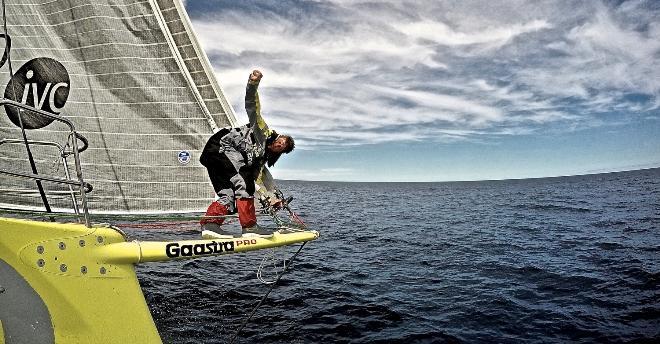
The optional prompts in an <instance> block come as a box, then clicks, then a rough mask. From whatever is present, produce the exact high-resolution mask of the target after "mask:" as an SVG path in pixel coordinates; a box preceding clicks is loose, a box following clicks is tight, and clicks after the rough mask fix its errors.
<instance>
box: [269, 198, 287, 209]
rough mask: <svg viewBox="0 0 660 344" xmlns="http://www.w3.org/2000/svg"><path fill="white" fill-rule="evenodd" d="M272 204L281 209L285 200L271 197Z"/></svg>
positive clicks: (274, 207)
mask: <svg viewBox="0 0 660 344" xmlns="http://www.w3.org/2000/svg"><path fill="white" fill-rule="evenodd" d="M270 206H271V207H273V209H275V210H279V209H281V208H282V206H284V200H281V199H279V198H276V199H271V200H270Z"/></svg>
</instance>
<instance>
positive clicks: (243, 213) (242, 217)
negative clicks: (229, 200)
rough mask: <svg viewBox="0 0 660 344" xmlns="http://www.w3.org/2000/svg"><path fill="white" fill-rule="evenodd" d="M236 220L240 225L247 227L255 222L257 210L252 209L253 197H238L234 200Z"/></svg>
mask: <svg viewBox="0 0 660 344" xmlns="http://www.w3.org/2000/svg"><path fill="white" fill-rule="evenodd" d="M236 208H238V221H239V222H240V223H241V227H243V228H248V227H252V226H254V225H256V224H257V212H256V210H255V209H254V198H239V199H237V200H236Z"/></svg>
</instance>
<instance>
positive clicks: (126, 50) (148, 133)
mask: <svg viewBox="0 0 660 344" xmlns="http://www.w3.org/2000/svg"><path fill="white" fill-rule="evenodd" d="M6 2H7V3H6V21H7V33H8V34H9V36H10V37H11V50H10V53H11V55H10V56H11V60H10V61H11V65H12V69H13V72H14V74H15V75H14V77H13V78H12V79H11V81H10V73H9V63H5V64H4V65H3V66H2V67H1V68H0V85H2V86H3V87H5V90H4V95H5V98H10V99H12V98H13V99H14V100H16V101H19V102H23V103H25V104H27V105H30V106H34V107H37V108H40V109H44V110H47V111H52V112H55V113H59V114H60V115H61V116H63V117H66V118H68V119H69V120H71V121H72V122H73V123H74V124H75V125H76V129H77V130H78V131H79V132H80V133H81V134H83V135H84V136H85V137H87V139H88V140H89V148H88V149H87V150H86V151H84V152H83V153H82V154H81V162H82V172H83V176H84V178H85V181H86V182H89V183H90V184H92V185H93V187H94V190H93V191H92V192H91V193H89V194H88V205H89V209H90V212H91V213H101V212H111V213H141V212H149V213H160V212H188V211H200V210H204V209H205V207H206V206H207V205H208V202H209V201H210V200H211V199H212V198H213V196H214V195H213V190H212V187H211V186H210V183H209V181H208V176H207V174H206V169H205V168H204V167H203V166H201V164H200V163H199V154H200V152H201V150H202V148H203V147H204V144H205V142H206V139H207V138H208V137H209V136H210V135H211V134H212V130H213V129H214V128H215V127H224V126H229V125H234V124H235V121H236V120H235V117H234V113H233V110H232V108H231V106H230V105H229V103H228V102H227V100H226V99H225V97H224V95H223V92H222V90H221V88H220V86H219V85H218V83H217V81H216V79H215V76H214V74H213V70H212V68H211V66H210V63H209V61H208V59H207V57H206V55H205V54H204V52H203V50H202V49H201V48H200V46H199V44H198V42H197V40H196V38H195V35H194V33H193V31H192V29H191V25H190V21H189V19H188V17H187V15H186V13H185V10H184V9H183V6H182V4H181V3H180V0H142V1H139V0H138V1H134V0H103V1H99V0H95V1H82V0H14V1H12V0H8V1H6ZM35 59H36V60H35ZM53 61H56V62H53ZM58 63H59V64H60V65H61V66H58ZM62 67H63V70H62ZM35 90H36V92H35ZM11 112H12V110H7V108H5V109H4V114H1V115H0V140H4V142H3V144H0V170H10V171H22V172H30V171H31V170H30V168H31V167H30V164H29V163H28V161H27V159H26V149H25V146H24V145H21V144H20V142H21V140H22V139H23V137H22V133H21V129H20V127H19V125H18V124H20V123H15V122H18V121H17V115H16V113H14V114H13V117H12V113H11ZM14 112H15V111H14ZM21 120H22V121H23V125H24V126H27V127H34V128H35V129H27V130H26V134H27V139H28V140H30V141H44V142H56V143H59V144H65V143H66V139H67V137H66V134H67V132H68V130H67V128H65V127H64V126H62V125H60V124H58V123H57V122H53V123H50V124H47V125H44V123H42V122H40V120H41V121H43V119H42V118H39V117H38V116H35V115H33V114H29V113H26V112H23V115H22V117H21ZM31 150H32V153H33V155H34V160H35V162H36V167H37V170H38V172H39V174H40V175H54V176H58V177H64V167H63V166H62V161H61V160H58V156H59V153H58V149H57V147H56V146H48V145H36V144H32V145H31ZM69 163H70V164H72V162H71V161H70V162H69ZM70 168H71V167H70ZM72 174H73V175H75V173H72ZM0 178H1V179H0V204H1V205H3V206H7V205H12V206H21V207H27V208H35V209H43V208H44V206H43V204H42V199H41V197H40V195H39V193H38V191H37V188H36V185H35V182H34V181H33V180H25V179H17V178H9V177H6V176H4V175H3V176H0ZM43 185H44V188H45V189H46V195H47V198H48V201H49V203H50V206H51V207H53V208H55V209H66V210H71V195H70V192H69V189H68V187H66V186H62V185H56V184H53V183H48V182H44V183H43Z"/></svg>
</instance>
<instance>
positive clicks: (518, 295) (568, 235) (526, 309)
mask: <svg viewBox="0 0 660 344" xmlns="http://www.w3.org/2000/svg"><path fill="white" fill-rule="evenodd" d="M280 187H281V188H282V190H283V191H284V192H285V193H288V194H291V195H293V196H294V197H295V200H294V202H293V203H292V207H293V208H294V209H295V210H297V212H298V214H299V215H300V216H301V217H302V219H303V220H304V221H306V222H307V224H308V225H309V226H310V227H311V228H314V229H317V230H318V231H320V232H321V237H320V238H319V239H318V240H316V241H314V242H310V243H309V244H307V245H306V246H305V247H304V249H303V250H302V251H301V253H300V254H299V255H298V257H297V258H296V260H295V263H294V265H293V267H292V270H291V271H289V272H288V273H287V274H285V275H284V277H283V278H282V280H281V281H280V283H279V284H278V285H277V287H275V289H274V290H273V291H272V293H271V294H270V295H269V297H268V299H267V301H266V302H265V303H264V304H263V305H262V306H261V307H260V308H259V309H258V310H257V312H256V314H255V316H254V317H253V318H252V320H251V321H250V322H249V323H248V324H247V326H246V328H245V329H244V330H243V331H242V332H241V335H240V336H239V337H238V339H237V341H236V342H237V343H521V342H524V343H566V342H571V343H573V342H578V343H628V342H634V343H660V169H650V170H641V171H633V172H622V173H610V174H598V175H588V176H576V177H561V178H544V179H527V180H509V181H484V182H455V183H336V182H298V181H282V182H280ZM126 231H127V232H128V233H129V235H130V236H131V237H132V238H133V239H141V240H146V239H150V240H151V239H160V238H172V237H178V238H182V237H184V238H188V237H189V238H197V237H198V236H199V233H198V232H197V226H196V225H193V224H189V225H181V226H177V227H176V228H160V229H153V228H151V229H144V228H126ZM297 248H298V247H297V246H294V247H288V248H287V249H284V250H278V251H276V252H275V253H274V254H276V255H277V256H278V257H279V256H281V257H282V259H284V257H290V256H291V255H292V254H293V253H295V251H296V250H297ZM263 257H264V253H262V252H253V253H248V254H237V255H229V256H222V257H213V258H204V259H201V260H196V261H183V262H181V261H180V262H172V263H152V264H146V265H141V266H139V267H138V277H139V279H140V282H141V284H142V287H143V290H144V293H145V295H146V298H147V302H148V304H149V307H150V309H151V312H152V314H153V316H154V319H155V321H156V325H157V327H158V329H159V331H160V333H161V336H162V338H163V341H164V342H165V343H226V342H228V341H229V338H230V337H231V336H232V335H233V334H234V333H235V332H236V331H237V330H238V328H239V327H240V324H241V322H242V321H243V320H244V319H246V317H247V316H248V314H249V312H250V311H251V310H252V309H253V307H254V306H255V305H256V304H257V302H258V301H259V300H260V299H261V297H262V296H263V295H264V294H265V293H266V291H267V290H268V288H269V287H270V286H269V285H265V284H262V283H261V282H259V280H258V279H257V276H256V271H257V268H258V266H259V264H260V263H261V261H262V258H263ZM281 263H282V262H279V264H281Z"/></svg>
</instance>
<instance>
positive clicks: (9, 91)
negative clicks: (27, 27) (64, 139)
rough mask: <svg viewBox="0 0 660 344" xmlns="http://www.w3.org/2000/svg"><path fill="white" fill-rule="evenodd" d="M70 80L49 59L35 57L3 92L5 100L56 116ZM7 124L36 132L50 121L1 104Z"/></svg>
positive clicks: (16, 74)
mask: <svg viewBox="0 0 660 344" xmlns="http://www.w3.org/2000/svg"><path fill="white" fill-rule="evenodd" d="M69 88H70V79H69V73H68V72H67V70H66V68H64V66H63V65H62V64H61V63H59V62H58V61H56V60H53V59H51V58H49V57H37V58H35V59H32V60H30V61H28V62H26V63H25V64H24V65H22V66H21V68H19V69H18V70H17V71H16V73H14V75H13V76H12V77H11V79H10V80H9V83H7V87H6V88H5V94H4V96H5V98H6V99H10V100H13V101H15V102H20V103H23V104H25V105H28V106H31V107H34V108H37V109H39V110H44V111H47V112H50V113H52V114H55V115H58V114H59V113H60V111H62V108H63V107H64V104H65V103H66V100H67V98H68V97H69ZM5 111H6V113H7V117H9V120H10V121H11V122H12V123H14V124H15V125H16V126H19V127H20V126H21V122H22V123H23V127H24V128H25V129H40V128H43V127H45V126H47V125H49V124H50V123H52V122H53V121H54V119H53V118H49V117H46V116H43V115H40V114H38V113H35V112H30V111H26V110H22V111H21V116H20V118H19V112H18V108H17V107H15V106H11V105H8V104H5Z"/></svg>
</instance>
